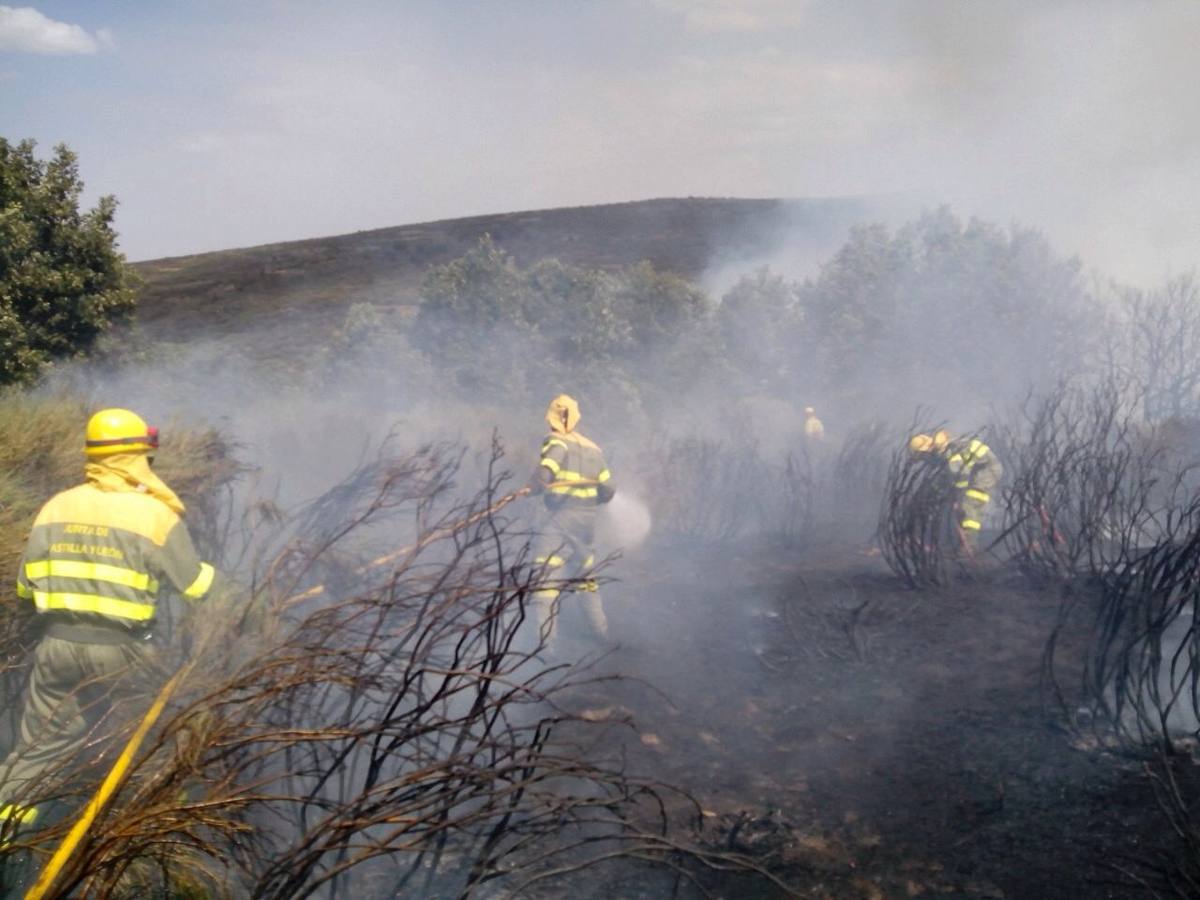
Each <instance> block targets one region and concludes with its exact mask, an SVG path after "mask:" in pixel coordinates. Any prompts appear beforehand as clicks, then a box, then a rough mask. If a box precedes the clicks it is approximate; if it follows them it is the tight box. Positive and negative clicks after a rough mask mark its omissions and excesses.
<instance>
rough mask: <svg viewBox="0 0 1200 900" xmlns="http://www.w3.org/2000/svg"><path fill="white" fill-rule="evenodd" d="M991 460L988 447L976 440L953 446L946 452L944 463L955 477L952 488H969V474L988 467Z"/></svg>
mask: <svg viewBox="0 0 1200 900" xmlns="http://www.w3.org/2000/svg"><path fill="white" fill-rule="evenodd" d="M993 459H994V457H993V456H992V453H991V450H990V448H989V447H988V445H987V444H985V443H984V442H983V441H981V440H979V439H977V438H971V439H970V440H969V441H964V442H962V443H959V444H953V445H951V446H950V448H949V449H948V450H947V451H946V463H947V464H948V465H949V466H950V471H951V472H952V473H953V474H954V476H955V483H954V486H955V487H957V488H964V489H965V488H967V487H969V486H970V484H971V473H972V472H974V471H975V468H976V467H977V466H983V465H988V464H990V462H991V461H992V460H993Z"/></svg>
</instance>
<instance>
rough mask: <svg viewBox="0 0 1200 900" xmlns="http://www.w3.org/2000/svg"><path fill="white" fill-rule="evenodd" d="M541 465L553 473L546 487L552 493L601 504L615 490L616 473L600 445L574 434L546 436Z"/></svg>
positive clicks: (560, 433)
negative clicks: (581, 439)
mask: <svg viewBox="0 0 1200 900" xmlns="http://www.w3.org/2000/svg"><path fill="white" fill-rule="evenodd" d="M539 464H540V465H541V467H542V468H544V469H546V470H547V472H548V473H549V476H550V482H549V484H548V485H547V487H546V492H547V493H548V494H551V495H554V496H556V497H565V498H569V499H571V500H573V501H584V502H588V503H597V502H601V501H603V500H605V499H607V498H609V497H611V496H612V494H613V493H614V486H613V485H612V483H611V479H612V474H611V473H610V472H609V471H608V465H607V464H606V463H605V461H604V454H603V453H602V452H601V450H600V448H599V447H597V446H596V445H595V444H593V443H592V442H591V441H587V442H586V443H584V442H581V441H579V440H576V439H575V436H574V435H573V434H563V433H562V432H551V433H550V434H548V435H546V437H545V439H544V440H543V441H542V458H541V461H540V463H539ZM602 493H603V494H604V496H601V494H602Z"/></svg>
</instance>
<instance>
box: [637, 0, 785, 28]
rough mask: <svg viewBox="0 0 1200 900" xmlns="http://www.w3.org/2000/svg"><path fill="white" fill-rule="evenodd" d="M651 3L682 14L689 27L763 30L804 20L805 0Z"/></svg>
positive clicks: (659, 0) (670, 0)
mask: <svg viewBox="0 0 1200 900" xmlns="http://www.w3.org/2000/svg"><path fill="white" fill-rule="evenodd" d="M651 2H652V3H653V4H654V6H657V7H658V8H659V9H663V10H666V11H667V12H669V13H673V14H675V15H682V16H683V22H684V26H685V27H686V28H687V29H688V30H689V31H710V32H720V31H764V30H766V29H768V28H771V29H776V28H789V27H795V26H797V25H800V24H801V23H802V22H803V21H804V12H805V6H806V5H807V4H806V3H805V2H804V0H651Z"/></svg>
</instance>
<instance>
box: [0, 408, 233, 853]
mask: <svg viewBox="0 0 1200 900" xmlns="http://www.w3.org/2000/svg"><path fill="white" fill-rule="evenodd" d="M157 447H158V432H157V430H156V429H154V428H149V427H147V425H146V423H145V422H144V421H143V420H142V419H141V417H139V416H138V415H136V414H135V413H132V412H130V411H129V410H126V409H106V410H102V411H100V412H98V413H96V414H95V415H94V416H92V417H91V419H90V420H89V421H88V423H87V442H86V446H85V453H86V455H87V463H86V466H85V468H84V473H85V476H86V481H85V482H84V483H83V484H81V485H79V486H77V487H74V488H71V489H69V490H66V491H63V492H62V493H60V494H57V495H55V496H54V497H53V498H51V499H50V501H49V502H48V503H46V505H45V506H43V507H42V509H41V512H39V513H38V515H37V519H36V520H35V521H34V524H33V529H32V531H31V532H30V535H29V542H28V544H27V545H26V548H25V555H24V557H23V558H22V560H21V564H20V568H19V569H18V571H17V595H18V597H20V598H21V599H22V600H29V601H32V603H33V606H34V608H35V610H36V613H37V617H38V621H39V624H41V625H42V626H43V629H42V635H43V636H42V639H41V640H40V641H39V643H38V645H37V649H36V651H35V653H34V661H33V673H32V676H31V678H30V681H29V687H28V690H27V693H26V696H25V708H24V712H23V714H22V717H21V726H20V733H19V735H18V737H17V741H16V745H15V746H14V747H13V750H12V752H11V753H10V754H9V756H8V758H7V759H6V760H5V761H4V763H3V764H2V765H0V781H2V784H0V846H2V845H3V843H5V842H6V841H7V840H10V839H11V837H12V833H13V830H14V829H15V828H16V827H18V826H20V825H28V824H31V823H33V822H34V821H35V820H36V819H37V816H38V812H39V810H38V808H37V807H36V806H33V805H28V804H27V802H26V801H27V799H28V797H27V793H28V792H30V791H36V790H37V788H38V785H37V782H38V779H39V778H41V777H42V776H43V775H46V774H47V773H49V772H51V770H52V769H54V768H56V767H58V766H62V765H64V764H67V763H69V760H70V758H71V757H72V756H73V755H74V754H75V753H76V752H78V751H79V750H81V749H82V748H83V747H84V746H85V745H86V744H87V743H88V742H89V740H90V739H94V737H95V735H94V734H93V731H94V730H95V728H96V726H97V725H98V724H99V722H100V720H101V719H102V717H104V715H105V713H106V712H107V711H108V710H109V709H110V708H111V707H113V706H115V705H116V704H118V703H120V702H121V701H129V700H132V699H133V697H134V696H135V694H136V684H135V682H136V681H137V678H136V676H137V675H138V674H139V673H140V672H142V671H144V668H145V665H146V663H147V662H148V655H149V653H150V647H149V645H148V644H147V641H148V639H149V638H150V636H151V631H152V629H153V627H154V619H155V612H156V595H157V593H158V588H159V584H160V583H165V584H166V585H169V586H170V587H173V588H174V589H176V590H177V591H178V592H179V593H181V594H182V595H183V596H184V597H187V598H189V599H191V600H199V599H201V598H203V597H204V596H205V595H206V594H208V592H209V589H210V587H211V586H212V583H213V578H214V571H213V567H212V566H210V565H209V564H208V563H206V562H201V560H200V558H199V557H198V556H197V555H196V550H195V548H194V547H193V546H192V538H191V536H190V535H189V533H188V530H187V526H186V525H185V524H184V522H183V519H182V518H181V516H182V514H183V511H184V509H183V504H182V503H180V501H179V498H178V497H177V496H176V495H175V493H174V491H172V490H171V489H170V488H169V487H167V486H166V485H165V484H164V483H163V482H162V480H161V479H159V477H158V476H157V475H155V474H154V472H153V471H152V469H151V463H152V462H153V459H154V456H153V454H154V452H155V450H156V448H157Z"/></svg>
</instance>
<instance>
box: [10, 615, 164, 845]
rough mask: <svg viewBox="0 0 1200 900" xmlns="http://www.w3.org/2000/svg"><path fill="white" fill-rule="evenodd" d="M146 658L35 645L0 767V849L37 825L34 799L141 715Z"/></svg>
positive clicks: (135, 645)
mask: <svg viewBox="0 0 1200 900" xmlns="http://www.w3.org/2000/svg"><path fill="white" fill-rule="evenodd" d="M149 653H150V648H149V646H148V645H147V644H145V643H141V642H136V641H129V642H126V643H121V644H81V643H76V642H74V641H67V640H62V639H60V638H55V637H44V638H42V640H41V641H40V642H39V643H38V646H37V649H36V650H35V651H34V662H33V674H32V676H31V678H30V681H29V688H28V692H27V694H26V696H25V708H24V710H23V712H22V715H21V727H20V733H19V735H18V737H17V742H16V745H15V746H14V747H13V748H12V751H11V752H10V753H9V754H8V757H7V758H6V759H5V760H4V762H3V764H0V846H3V843H4V841H5V839H7V838H10V837H11V834H12V829H13V825H14V823H18V824H24V825H29V824H32V823H33V822H34V821H35V820H36V819H37V816H38V812H39V810H38V805H37V803H36V802H35V801H36V798H37V796H38V795H39V794H41V793H44V792H45V790H46V789H47V788H49V787H51V786H52V785H53V784H54V783H56V782H58V781H60V779H61V778H62V776H63V775H64V774H65V773H66V771H67V769H68V767H70V765H71V762H72V760H73V759H74V757H75V756H76V754H78V753H79V752H80V751H81V750H83V749H84V748H85V747H86V746H88V745H89V744H90V743H92V742H93V741H96V740H99V739H101V738H103V736H104V735H106V734H109V733H111V732H112V731H113V730H114V729H115V724H114V723H116V722H125V721H128V720H129V719H130V718H132V717H133V716H135V715H136V714H137V713H138V712H139V711H140V709H141V706H142V705H144V702H145V700H146V699H147V694H146V691H145V684H144V678H143V677H141V676H144V674H145V670H146V668H147V662H148V658H149ZM88 761H90V760H88Z"/></svg>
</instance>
